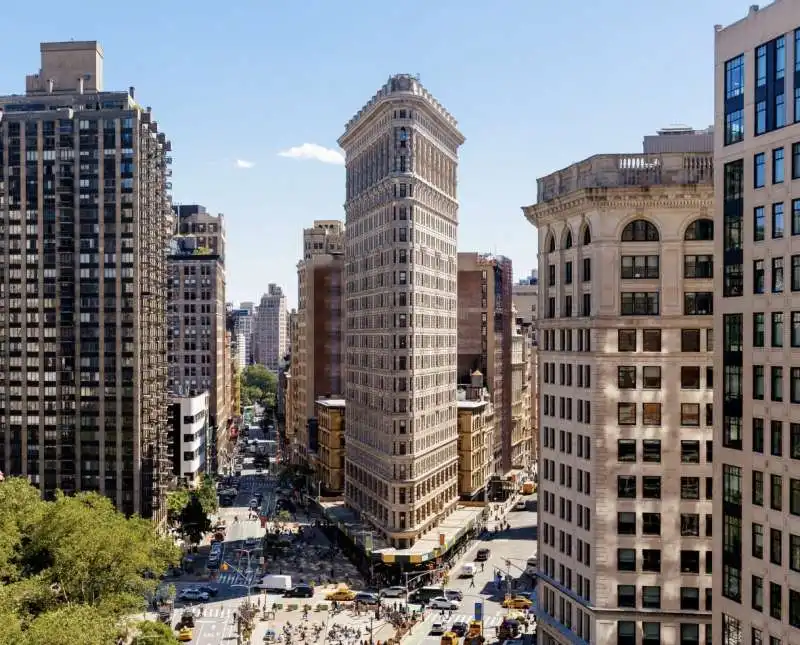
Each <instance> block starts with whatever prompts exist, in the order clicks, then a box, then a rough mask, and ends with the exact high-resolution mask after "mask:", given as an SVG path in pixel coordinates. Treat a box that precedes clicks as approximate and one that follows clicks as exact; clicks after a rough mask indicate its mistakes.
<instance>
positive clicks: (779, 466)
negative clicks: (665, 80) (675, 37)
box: [713, 0, 800, 645]
mask: <svg viewBox="0 0 800 645" xmlns="http://www.w3.org/2000/svg"><path fill="white" fill-rule="evenodd" d="M714 63H715V73H714V86H715V111H714V113H715V124H716V133H717V135H716V139H715V142H714V143H715V146H714V147H715V159H714V163H715V177H716V195H717V202H716V208H715V219H714V222H715V225H716V230H717V231H718V234H717V235H716V238H715V244H714V257H715V258H716V259H717V267H719V270H718V271H717V272H716V275H715V276H714V277H715V285H714V286H715V289H714V291H715V293H716V294H718V297H717V300H716V304H717V306H716V308H715V312H714V313H715V320H714V322H715V331H716V334H717V339H718V342H717V347H716V351H715V352H714V366H715V371H716V372H717V374H719V387H717V388H716V389H715V396H716V399H715V406H716V409H717V410H719V412H718V413H717V415H716V419H715V432H714V439H715V441H714V443H715V452H716V454H715V455H714V484H715V491H714V493H715V494H714V518H715V520H716V524H715V526H714V542H715V547H716V548H715V549H714V621H713V624H714V630H715V633H714V643H721V644H722V645H739V644H741V645H762V644H763V645H779V644H780V645H789V644H791V643H796V642H798V638H800V631H798V630H800V4H799V3H797V2H792V1H787V0H778V1H776V2H774V3H772V4H771V5H768V6H767V7H765V8H764V9H761V10H759V8H758V6H752V7H751V8H750V11H749V14H748V15H747V17H745V18H744V19H742V20H740V21H738V22H736V23H734V24H733V25H731V26H729V27H727V28H725V29H723V28H722V27H717V32H716V43H715V61H714Z"/></svg>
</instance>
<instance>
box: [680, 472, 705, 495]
mask: <svg viewBox="0 0 800 645" xmlns="http://www.w3.org/2000/svg"><path fill="white" fill-rule="evenodd" d="M681 499H700V478H699V477H681Z"/></svg>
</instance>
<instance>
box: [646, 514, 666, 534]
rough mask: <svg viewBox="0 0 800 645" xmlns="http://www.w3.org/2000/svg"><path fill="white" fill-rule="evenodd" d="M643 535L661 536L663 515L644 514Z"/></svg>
mask: <svg viewBox="0 0 800 645" xmlns="http://www.w3.org/2000/svg"><path fill="white" fill-rule="evenodd" d="M642 535H661V513H642Z"/></svg>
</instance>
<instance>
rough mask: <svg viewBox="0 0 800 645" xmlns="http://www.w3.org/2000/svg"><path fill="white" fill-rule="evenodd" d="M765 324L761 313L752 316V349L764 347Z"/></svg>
mask: <svg viewBox="0 0 800 645" xmlns="http://www.w3.org/2000/svg"><path fill="white" fill-rule="evenodd" d="M765 327H766V324H765V322H764V314H763V312H758V313H754V314H753V347H764V339H765V337H766V333H765Z"/></svg>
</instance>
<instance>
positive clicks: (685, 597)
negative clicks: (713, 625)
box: [681, 587, 700, 611]
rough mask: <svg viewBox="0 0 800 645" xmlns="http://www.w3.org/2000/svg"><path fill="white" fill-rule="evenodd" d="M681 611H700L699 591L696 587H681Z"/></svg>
mask: <svg viewBox="0 0 800 645" xmlns="http://www.w3.org/2000/svg"><path fill="white" fill-rule="evenodd" d="M681 609H689V610H691V611H699V610H700V589H699V588H698V587H681Z"/></svg>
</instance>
